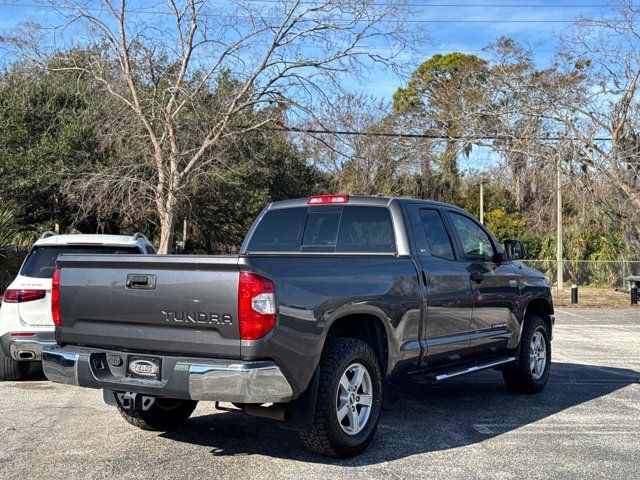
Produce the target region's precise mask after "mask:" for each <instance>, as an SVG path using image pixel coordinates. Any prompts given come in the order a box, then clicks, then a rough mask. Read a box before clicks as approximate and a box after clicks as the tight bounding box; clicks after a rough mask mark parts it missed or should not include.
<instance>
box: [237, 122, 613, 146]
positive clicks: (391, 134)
mask: <svg viewBox="0 0 640 480" xmlns="http://www.w3.org/2000/svg"><path fill="white" fill-rule="evenodd" d="M235 128H241V129H246V128H250V127H249V126H246V125H245V126H241V125H239V126H236V127H235ZM262 129H264V130H272V131H281V132H293V133H309V134H314V135H320V134H328V135H354V136H365V137H390V138H424V139H429V140H455V141H467V140H549V141H556V142H557V141H563V140H571V141H580V140H581V139H580V138H578V137H565V136H543V137H516V136H509V135H467V136H449V135H442V134H434V133H400V132H364V131H358V130H329V129H315V128H300V127H285V126H282V127H262ZM590 140H592V141H594V142H610V141H611V140H612V139H611V137H595V138H592V139H590Z"/></svg>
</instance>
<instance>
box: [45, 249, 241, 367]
mask: <svg viewBox="0 0 640 480" xmlns="http://www.w3.org/2000/svg"><path fill="white" fill-rule="evenodd" d="M57 264H58V267H60V268H61V272H60V301H59V308H60V318H61V323H62V325H61V326H60V327H59V328H57V329H56V339H57V341H58V343H60V344H76V345H85V346H99V347H113V348H118V349H125V350H133V351H145V352H165V353H176V354H189V355H194V356H207V357H212V356H213V357H238V356H239V355H240V335H239V329H238V323H237V318H238V312H237V310H238V279H239V266H238V257H237V256H178V255H166V256H165V255H149V256H142V255H61V256H60V257H59V258H58V261H57Z"/></svg>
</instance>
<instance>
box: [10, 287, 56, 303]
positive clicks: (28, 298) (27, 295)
mask: <svg viewBox="0 0 640 480" xmlns="http://www.w3.org/2000/svg"><path fill="white" fill-rule="evenodd" d="M46 296H47V291H46V290H14V289H10V290H5V292H4V295H3V297H2V301H3V302H7V303H23V302H32V301H34V300H42V299H43V298H44V297H46Z"/></svg>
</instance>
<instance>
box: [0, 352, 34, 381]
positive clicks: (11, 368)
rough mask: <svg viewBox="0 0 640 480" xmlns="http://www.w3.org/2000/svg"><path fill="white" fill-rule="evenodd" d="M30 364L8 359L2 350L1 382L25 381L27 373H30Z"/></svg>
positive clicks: (0, 358)
mask: <svg viewBox="0 0 640 480" xmlns="http://www.w3.org/2000/svg"><path fill="white" fill-rule="evenodd" d="M29 363H30V362H18V361H16V360H14V359H13V358H11V357H7V356H6V355H5V354H4V352H3V351H2V349H0V380H6V381H16V380H24V379H25V378H26V376H27V372H29Z"/></svg>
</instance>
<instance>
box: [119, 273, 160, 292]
mask: <svg viewBox="0 0 640 480" xmlns="http://www.w3.org/2000/svg"><path fill="white" fill-rule="evenodd" d="M126 286H127V288H131V289H138V290H154V289H155V288H156V276H155V275H144V274H139V273H130V274H128V275H127V283H126Z"/></svg>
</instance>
